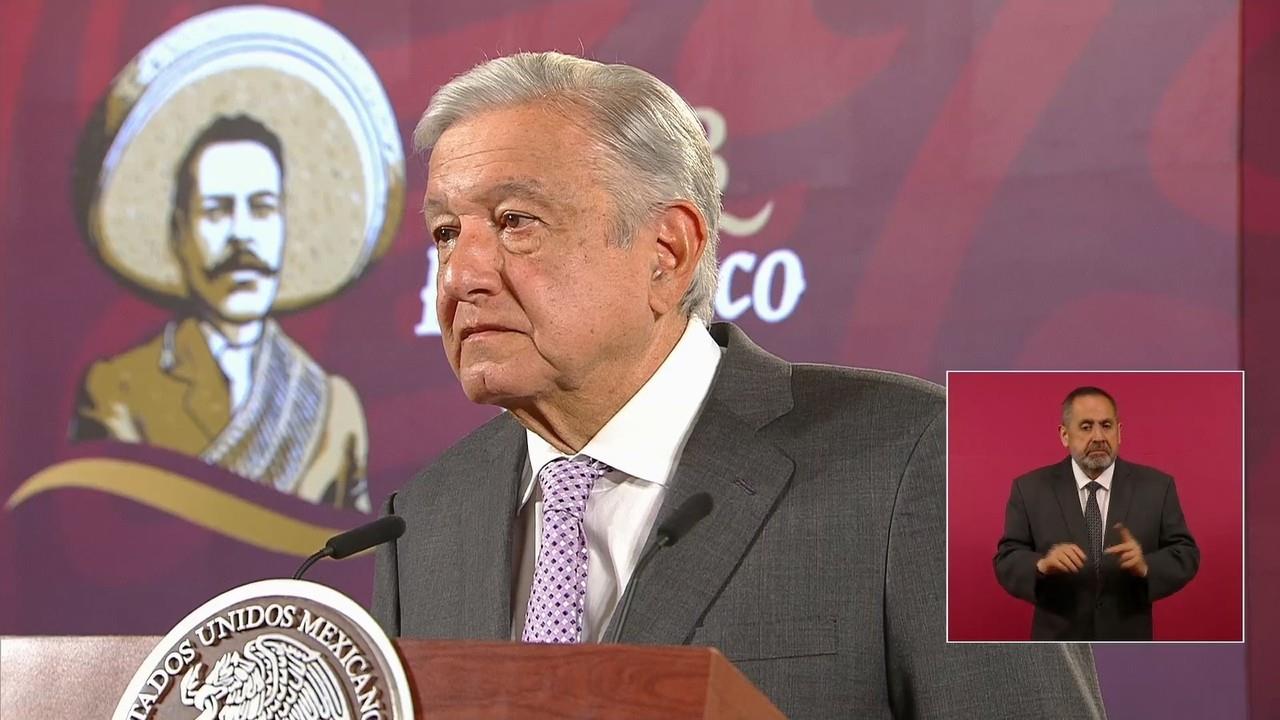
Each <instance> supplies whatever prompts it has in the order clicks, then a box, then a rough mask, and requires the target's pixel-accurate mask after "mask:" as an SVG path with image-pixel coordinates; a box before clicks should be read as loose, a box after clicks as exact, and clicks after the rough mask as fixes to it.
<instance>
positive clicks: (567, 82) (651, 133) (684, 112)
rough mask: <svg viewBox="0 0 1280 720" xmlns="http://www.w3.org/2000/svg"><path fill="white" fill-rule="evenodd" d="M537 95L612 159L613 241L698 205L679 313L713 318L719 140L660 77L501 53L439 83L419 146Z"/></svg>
mask: <svg viewBox="0 0 1280 720" xmlns="http://www.w3.org/2000/svg"><path fill="white" fill-rule="evenodd" d="M531 103H543V104H546V105H548V106H549V107H551V108H552V109H553V110H555V111H557V112H560V113H562V114H563V115H565V116H566V117H567V118H568V119H570V120H571V121H575V120H584V121H585V122H583V124H582V129H583V130H584V131H586V132H587V133H588V134H589V135H591V136H592V137H593V139H594V140H595V141H596V142H597V143H598V144H599V146H600V151H601V152H602V153H603V154H604V156H605V157H606V158H607V159H608V160H609V161H610V162H608V163H607V165H609V166H611V167H608V168H606V169H605V175H606V178H605V181H606V182H607V183H608V184H609V185H610V190H611V192H612V195H613V197H614V199H615V201H616V202H617V203H618V217H617V218H615V219H614V223H615V229H614V237H613V239H612V240H613V242H614V243H615V244H617V245H620V246H622V247H626V246H627V245H628V244H630V242H631V239H632V233H633V232H634V231H635V228H636V227H637V226H638V225H639V224H641V223H642V222H644V221H646V220H648V219H649V218H650V217H652V215H653V213H655V212H659V211H661V210H662V209H664V208H665V207H667V206H668V205H669V204H670V203H672V202H674V201H677V200H686V201H689V202H691V203H693V205H694V206H695V207H697V209H698V212H699V213H700V214H701V215H702V220H703V222H704V223H705V224H706V230H707V244H706V247H705V248H703V252H702V257H701V258H699V260H698V267H697V269H696V270H695V272H694V276H693V281H692V282H691V283H690V285H689V289H688V290H687V291H686V292H685V294H684V297H683V298H682V299H681V301H680V311H681V312H682V313H683V314H685V315H686V316H688V315H696V316H697V317H699V318H701V319H702V320H703V321H704V322H710V321H711V313H712V300H713V299H714V297H715V291H716V278H717V272H716V247H717V245H718V244H719V243H718V239H719V225H720V190H719V188H718V187H717V185H716V176H715V167H714V166H713V165H712V160H711V147H710V146H709V145H708V144H707V138H706V134H705V133H704V132H703V129H702V123H701V122H700V121H699V120H698V116H697V115H696V114H695V113H694V111H693V108H691V107H689V104H688V103H687V102H685V101H684V99H683V98H681V97H680V96H679V95H678V94H677V93H676V91H675V90H672V89H671V88H670V87H668V86H667V85H666V84H665V83H663V82H662V81H661V80H659V79H657V78H656V77H654V76H653V75H650V74H649V73H647V72H645V71H643V70H640V69H639V68H634V67H631V66H629V65H605V64H603V63H598V62H595V61H592V60H584V59H582V58H578V57H573V56H572V55H564V54H561V53H556V52H546V53H519V54H517V55H510V56H507V57H501V58H496V59H494V60H490V61H488V62H486V63H484V64H481V65H477V66H476V67H474V68H472V69H471V70H468V71H467V72H465V73H463V74H462V75H459V76H458V77H456V78H454V79H453V80H450V81H449V82H448V83H447V84H445V85H444V86H443V87H441V88H440V89H439V90H438V91H436V94H435V95H434V96H433V97H432V98H431V103H430V104H429V105H428V106H427V111H426V113H424V114H423V116H422V120H420V121H419V122H418V127H417V128H416V129H415V130H414V131H413V142H414V146H415V147H416V148H417V150H418V151H419V152H425V151H428V150H429V149H430V148H431V147H432V146H433V145H435V143H436V141H437V140H439V139H440V136H441V135H443V134H444V132H445V131H446V130H448V129H449V128H450V127H451V126H453V125H454V124H455V123H457V122H459V121H462V120H466V119H468V118H471V117H475V116H477V115H480V114H482V113H485V112H488V111H490V110H496V109H500V108H506V107H513V106H516V105H525V104H531Z"/></svg>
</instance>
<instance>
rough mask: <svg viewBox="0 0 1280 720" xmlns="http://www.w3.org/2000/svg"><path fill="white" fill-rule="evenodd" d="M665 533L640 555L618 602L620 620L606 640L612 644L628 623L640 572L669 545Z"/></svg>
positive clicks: (614, 643)
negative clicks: (628, 614) (632, 598)
mask: <svg viewBox="0 0 1280 720" xmlns="http://www.w3.org/2000/svg"><path fill="white" fill-rule="evenodd" d="M669 544H670V542H669V541H668V539H667V537H666V536H665V535H660V536H658V539H657V541H656V542H655V543H654V544H653V545H651V546H650V547H649V549H648V550H646V551H645V553H644V555H641V556H640V561H639V562H637V563H636V569H635V570H634V571H632V573H631V579H630V580H629V581H627V588H626V589H625V590H623V591H622V600H621V602H619V603H618V611H617V618H618V621H617V622H616V623H614V624H613V631H612V632H610V633H609V637H608V638H607V639H606V640H605V642H606V643H608V644H610V645H616V644H618V638H620V637H622V626H623V625H625V624H626V623H627V613H628V612H630V611H631V597H632V596H633V595H635V592H634V591H635V587H636V580H638V579H639V578H640V573H642V572H644V569H645V567H646V566H647V565H648V564H649V562H650V561H651V560H653V557H654V556H655V555H657V554H658V551H659V550H661V549H662V548H664V547H666V546H667V545H669Z"/></svg>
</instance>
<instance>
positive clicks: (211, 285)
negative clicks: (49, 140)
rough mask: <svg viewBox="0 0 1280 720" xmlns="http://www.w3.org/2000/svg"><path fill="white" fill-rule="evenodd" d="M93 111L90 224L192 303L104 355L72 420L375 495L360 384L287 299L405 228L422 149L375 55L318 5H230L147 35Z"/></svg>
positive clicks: (351, 275) (241, 469)
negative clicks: (289, 322) (286, 327)
mask: <svg viewBox="0 0 1280 720" xmlns="http://www.w3.org/2000/svg"><path fill="white" fill-rule="evenodd" d="M94 122H98V123H100V126H98V127H91V128H90V130H91V132H89V133H87V134H86V137H94V136H95V135H96V136H97V137H99V138H100V141H99V142H97V144H96V148H97V149H96V150H94V151H93V152H85V153H82V156H81V161H80V162H82V163H84V162H91V163H95V165H94V167H93V168H92V170H91V171H90V172H89V173H87V175H88V176H89V177H90V178H91V182H90V183H89V186H88V188H87V190H85V191H84V192H83V195H84V198H85V200H86V202H85V205H84V207H83V208H82V213H83V217H84V219H85V229H86V236H87V237H88V239H89V241H90V245H91V246H92V248H93V249H94V251H95V252H96V254H97V256H98V257H99V258H100V259H101V261H102V262H103V264H104V265H105V266H106V267H107V268H109V269H110V270H111V271H112V272H114V273H115V274H116V275H118V276H119V277H120V278H121V279H122V280H123V281H124V282H125V283H126V284H128V285H129V286H131V287H133V288H135V289H138V290H141V291H142V292H143V293H144V295H145V296H147V297H148V298H151V299H156V300H159V301H161V302H164V303H165V304H166V305H168V306H171V307H173V308H174V309H175V316H174V318H173V319H172V320H170V321H169V322H167V323H166V324H165V325H164V327H163V328H162V329H161V330H160V332H159V333H158V334H157V335H156V336H155V337H153V338H152V339H150V340H149V341H147V342H145V343H143V344H141V345H139V346H137V347H135V348H133V349H131V350H128V351H126V352H124V353H121V354H120V355H117V356H115V357H111V358H108V359H105V360H101V361H98V362H96V363H94V364H93V365H92V366H91V367H90V368H89V369H88V371H87V372H86V373H85V376H84V379H83V382H82V385H81V389H80V394H79V399H78V404H77V407H76V413H75V418H74V420H73V422H72V436H73V437H74V438H75V439H81V440H83V439H98V438H112V439H115V440H120V441H124V442H131V443H147V444H151V445H155V446H159V447H163V448H167V449H170V450H175V451H178V452H181V453H184V454H187V455H191V456H195V457H198V458H200V459H202V460H204V461H206V462H208V463H212V464H216V465H219V466H221V467H223V468H225V469H227V470H230V471H232V472H234V473H236V474H239V475H241V476H243V477H245V478H248V479H251V480H254V481H257V482H260V483H264V484H269V485H271V486H273V487H274V488H276V489H277V490H279V491H281V492H284V493H289V494H293V495H296V496H297V497H300V498H302V499H304V500H308V501H310V502H315V503H325V504H330V505H334V506H336V507H350V508H355V509H358V510H361V511H364V512H368V511H369V510H370V501H369V492H368V488H367V485H366V482H365V477H366V472H365V470H366V466H367V461H368V457H367V456H368V436H367V430H366V426H365V419H364V412H363V410H362V408H361V404H360V400H359V397H358V395H357V394H356V391H355V389H354V388H353V387H352V386H351V384H350V383H348V382H347V381H346V380H345V379H343V378H341V377H338V376H336V375H329V374H327V373H326V372H325V371H324V369H323V368H321V367H320V366H319V365H318V364H317V363H316V362H315V361H314V360H313V359H312V358H311V357H310V356H309V355H308V354H307V353H306V351H304V350H303V349H302V348H301V347H300V346H298V344H297V343H295V342H294V341H293V340H291V339H290V338H289V337H288V336H287V335H285V333H284V332H283V330H282V329H281V328H280V326H279V325H278V324H277V323H276V322H275V321H274V320H273V319H272V317H271V316H272V314H274V313H278V312H280V311H282V310H297V309H300V308H304V307H308V306H311V305H313V304H315V303H317V302H320V301H322V300H325V299H327V298H330V297H332V296H334V295H336V294H337V293H338V292H339V291H341V290H342V289H343V288H345V287H347V286H348V285H350V283H351V282H353V281H354V280H355V279H357V278H358V277H359V275H360V274H361V273H362V272H363V271H364V269H365V268H367V267H368V265H369V263H370V262H371V261H372V260H373V259H375V258H376V257H377V256H378V255H380V254H381V253H382V252H383V251H384V250H385V249H386V246H387V245H388V244H389V242H390V239H391V238H392V236H393V235H394V232H395V226H396V224H397V222H398V219H399V215H400V210H401V207H402V203H403V175H404V160H403V151H402V149H401V146H400V139H399V133H398V130H397V128H396V124H395V120H394V115H393V113H392V111H391V107H390V103H389V102H388V101H387V98H386V96H385V94H384V92H383V90H382V87H381V85H380V83H379V82H378V80H377V77H376V75H375V74H374V72H373V70H372V68H371V67H369V65H368V63H367V61H365V59H364V58H363V56H361V55H360V53H359V51H358V50H357V49H356V48H355V47H354V46H352V45H351V44H350V42H349V41H347V40H346V39H345V38H343V37H342V36H341V35H340V34H338V33H337V32H336V31H334V30H333V29H332V28H330V27H328V26H327V25H324V24H322V23H320V22H318V21H316V20H315V19H313V18H310V17H308V16H305V15H302V14H300V13H296V12H293V11H288V10H282V9H279V8H262V7H246V8H230V9H225V10H218V11H214V12H211V13H207V14H204V15H201V16H198V17H196V18H193V19H191V20H188V21H186V22H184V23H182V24H181V25H178V26H176V27H175V28H173V29H171V30H170V31H168V32H166V33H165V34H164V35H162V36H161V37H160V38H157V39H156V40H155V41H154V42H153V43H152V44H151V45H149V46H148V47H147V48H145V49H144V50H143V51H142V52H141V53H140V54H139V55H138V57H137V58H135V59H134V61H133V62H132V63H130V64H129V65H128V66H127V67H126V68H125V69H124V71H123V72H122V73H121V74H120V76H119V77H118V78H117V79H116V80H115V81H114V83H113V84H112V86H111V89H110V91H109V92H108V95H107V97H106V99H105V100H104V102H103V105H102V109H101V111H100V112H99V113H98V116H97V117H96V118H95V121H94ZM86 147H94V143H87V144H86ZM86 158H87V159H86ZM80 170H81V172H80V174H81V175H82V176H84V175H86V173H85V172H84V168H83V167H82V168H81V169H80ZM158 198H164V199H166V200H168V202H159V201H157V199H158Z"/></svg>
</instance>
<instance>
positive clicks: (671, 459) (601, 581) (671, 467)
mask: <svg viewBox="0 0 1280 720" xmlns="http://www.w3.org/2000/svg"><path fill="white" fill-rule="evenodd" d="M720 355H721V353H720V346H719V345H717V344H716V342H715V340H713V339H712V338H711V335H710V334H709V333H708V332H707V328H706V326H704V325H703V324H702V321H701V320H697V319H690V321H689V324H688V326H687V327H686V328H685V331H684V335H683V336H681V338H680V341H679V342H677V343H676V346H675V348H673V349H672V350H671V354H669V355H668V356H667V359H666V360H664V361H663V363H662V365H660V366H659V367H658V370H657V371H656V372H654V374H653V376H652V377H650V378H649V380H648V382H646V383H645V384H644V385H643V386H642V387H641V388H640V390H638V391H637V392H636V394H635V395H633V396H632V397H631V399H630V400H628V401H627V403H626V404H625V405H623V406H622V409H620V410H618V412H617V414H615V415H614V416H613V417H612V418H611V419H610V420H609V422H607V423H605V425H604V427H602V428H600V431H599V432H598V433H596V435H595V437H593V438H591V440H590V441H589V442H588V443H587V445H586V447H584V448H582V451H581V452H580V453H579V454H578V455H574V456H572V457H574V458H577V457H581V456H584V455H585V456H588V457H591V458H593V459H595V460H599V461H601V462H603V463H605V464H606V465H609V466H610V467H612V468H614V469H613V470H612V471H611V472H609V473H606V474H605V475H604V476H603V477H601V478H600V479H599V480H597V481H596V484H595V486H594V487H593V488H592V490H591V496H590V497H589V498H588V499H587V511H586V515H585V517H584V520H583V525H584V528H585V533H586V538H587V597H586V603H585V609H584V612H583V624H582V639H583V641H584V642H593V641H599V640H600V639H601V637H603V635H604V631H605V629H606V628H607V627H608V626H609V620H610V619H611V618H612V617H613V611H614V608H615V607H616V606H617V604H618V599H619V598H621V597H622V592H623V590H625V589H626V587H627V582H628V581H629V580H630V579H631V573H632V571H633V570H635V567H636V562H637V561H638V560H639V559H640V553H641V552H642V551H643V550H644V543H645V540H646V539H648V537H649V530H650V529H651V528H652V527H653V524H654V522H655V521H656V519H657V516H658V510H659V508H661V506H662V498H663V495H664V493H665V488H666V485H667V483H668V482H670V480H671V478H672V477H674V476H675V471H676V466H677V465H678V464H679V462H680V454H681V452H682V451H683V450H684V445H685V442H686V441H687V440H688V438H689V433H690V431H691V430H692V429H693V425H694V422H695V421H696V420H697V419H698V415H699V414H700V413H701V410H702V404H703V401H704V400H705V399H706V397H707V393H708V392H709V391H710V389H711V381H712V379H714V377H715V374H716V367H717V365H719V363H720ZM526 436H527V441H528V448H529V456H528V462H527V464H526V465H525V469H524V477H523V479H522V480H521V486H520V493H521V494H520V497H521V500H520V510H519V513H518V514H517V516H516V525H515V530H516V531H515V533H514V537H515V538H516V545H515V547H514V548H513V550H514V560H513V564H514V565H515V567H514V568H513V572H514V575H515V583H514V585H513V588H514V593H513V595H514V597H513V598H512V617H511V638H512V639H513V640H519V639H520V636H521V634H522V633H523V631H524V620H525V611H526V609H527V608H526V606H527V605H528V602H529V591H530V587H531V585H532V583H533V573H534V569H535V567H536V566H537V557H538V550H539V547H540V545H541V543H542V488H541V487H540V486H539V484H538V483H537V481H536V478H537V476H538V471H539V470H541V469H542V467H543V466H544V465H546V464H547V463H549V462H551V461H552V460H555V459H556V458H561V457H566V456H565V455H564V454H563V453H561V452H560V451H558V450H556V449H555V448H554V447H552V446H551V445H550V444H549V443H548V442H547V441H546V440H543V439H542V438H541V437H539V436H538V435H537V434H535V433H533V432H529V431H526ZM521 539H522V540H523V541H521Z"/></svg>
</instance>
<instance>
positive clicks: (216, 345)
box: [200, 322, 261, 413]
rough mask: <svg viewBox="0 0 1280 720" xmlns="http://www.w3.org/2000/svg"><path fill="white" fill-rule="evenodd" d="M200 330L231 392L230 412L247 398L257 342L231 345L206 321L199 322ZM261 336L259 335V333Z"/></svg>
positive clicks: (251, 379)
mask: <svg viewBox="0 0 1280 720" xmlns="http://www.w3.org/2000/svg"><path fill="white" fill-rule="evenodd" d="M200 331H201V332H203V333H204V338H205V340H206V341H208V343H209V352H210V353H211V354H212V355H213V359H214V361H215V362H217V363H218V367H219V368H221V369H222V374H223V376H225V377H226V378H227V390H228V391H230V394H231V412H233V413H234V412H235V411H237V410H239V409H240V407H241V406H242V405H244V401H245V400H248V399H249V389H250V388H251V387H252V386H253V353H254V350H255V349H256V348H257V343H249V344H247V345H232V344H231V343H230V342H228V341H227V338H226V336H225V335H223V334H222V333H220V332H218V330H217V329H216V328H214V327H212V326H210V325H209V324H208V323H204V322H202V323H200ZM259 337H261V335H259Z"/></svg>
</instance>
